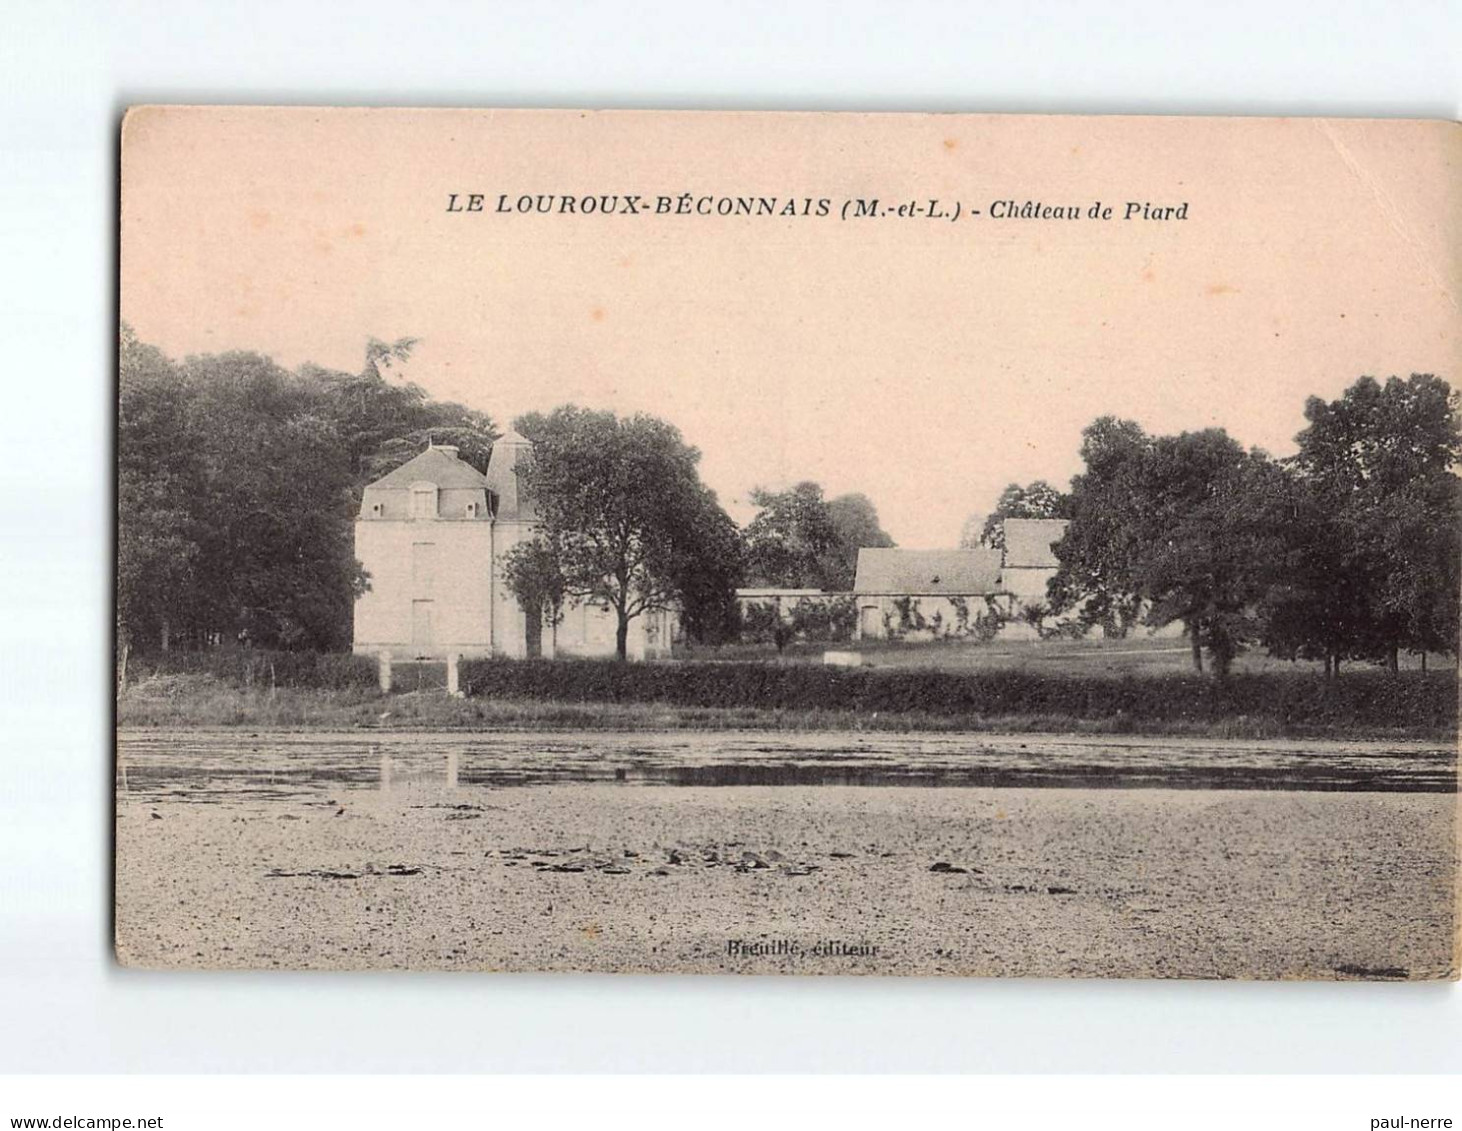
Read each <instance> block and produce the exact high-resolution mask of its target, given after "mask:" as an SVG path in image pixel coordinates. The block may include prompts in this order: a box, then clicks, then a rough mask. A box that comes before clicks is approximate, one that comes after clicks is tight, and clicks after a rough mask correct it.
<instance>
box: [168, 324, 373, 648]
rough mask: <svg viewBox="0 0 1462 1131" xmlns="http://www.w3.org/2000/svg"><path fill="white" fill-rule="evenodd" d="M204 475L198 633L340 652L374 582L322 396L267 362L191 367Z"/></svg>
mask: <svg viewBox="0 0 1462 1131" xmlns="http://www.w3.org/2000/svg"><path fill="white" fill-rule="evenodd" d="M183 370H184V375H185V378H186V381H187V383H188V385H189V387H190V395H189V398H188V411H189V416H190V429H189V431H190V433H191V435H192V436H193V437H194V443H195V445H196V450H197V454H198V459H199V465H200V472H201V473H200V476H199V482H198V484H197V489H196V493H195V495H194V496H193V499H192V500H191V502H192V504H193V507H192V509H193V514H194V521H195V526H196V528H197V530H198V543H199V555H198V559H197V606H198V608H197V612H198V614H199V623H198V624H197V625H196V626H195V627H197V628H198V629H206V630H208V631H209V632H216V633H221V634H223V635H224V637H225V638H226V639H238V640H241V641H245V642H251V643H259V644H267V645H270V646H275V647H286V648H294V647H307V648H322V649H328V648H340V647H345V646H346V645H348V644H349V641H350V626H351V619H352V606H353V602H354V599H355V597H356V596H357V595H358V594H359V593H360V592H361V591H362V590H363V588H364V585H365V575H364V573H363V571H362V570H361V567H360V564H359V563H358V562H357V561H356V560H355V555H354V552H353V546H352V518H353V511H354V505H353V499H352V485H353V481H352V475H351V469H350V466H349V462H348V458H347V455H346V449H345V445H344V444H342V442H341V437H340V432H339V430H338V428H337V427H336V426H335V423H334V422H333V421H332V420H331V419H330V418H329V416H328V415H327V413H326V412H325V411H324V406H323V405H322V404H321V403H320V402H321V398H320V397H319V396H318V391H319V390H318V386H317V385H315V384H314V383H313V382H312V381H311V380H310V379H309V378H307V377H303V376H300V375H296V374H292V373H290V372H288V371H287V370H284V369H282V368H281V367H279V366H278V365H276V364H275V363H274V362H273V361H271V360H270V359H269V358H267V357H263V356H261V355H259V354H255V353H247V352H232V353H226V354H219V355H209V356H205V357H194V358H189V359H188V360H187V361H186V362H185V363H184V366H183Z"/></svg>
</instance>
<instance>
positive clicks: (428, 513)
mask: <svg viewBox="0 0 1462 1131" xmlns="http://www.w3.org/2000/svg"><path fill="white" fill-rule="evenodd" d="M411 517H412V518H436V517H437V485H436V484H435V483H413V484H412V485H411Z"/></svg>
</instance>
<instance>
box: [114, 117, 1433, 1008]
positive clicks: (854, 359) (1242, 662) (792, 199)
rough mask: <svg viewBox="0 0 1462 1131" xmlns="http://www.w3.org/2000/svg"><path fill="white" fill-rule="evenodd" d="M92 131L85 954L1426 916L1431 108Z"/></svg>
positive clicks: (907, 969)
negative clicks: (98, 226)
mask: <svg viewBox="0 0 1462 1131" xmlns="http://www.w3.org/2000/svg"><path fill="white" fill-rule="evenodd" d="M120 145H121V158H120V160H121V185H120V236H119V240H120V252H119V272H120V282H119V296H118V307H119V309H118V340H117V384H116V396H117V401H116V480H115V490H116V528H115V538H116V545H115V553H116V576H115V606H114V612H115V626H114V629H115V635H114V639H113V642H112V643H113V649H112V657H113V660H114V666H115V687H114V694H115V722H116V736H115V737H116V746H115V764H114V771H115V772H114V778H115V810H114V820H115V839H114V851H115V879H114V896H115V916H114V923H113V927H114V942H115V952H116V956H117V958H118V960H119V961H120V962H121V963H122V964H123V965H125V966H128V967H141V968H147V969H169V970H171V969H205V970H237V969H246V970H413V971H432V970H463V971H503V972H600V973H634V974H650V973H704V974H738V975H772V974H797V975H883V976H909V975H958V976H981V977H1000V978H1018V977H1027V978H1030V977H1034V978H1128V979H1130V978H1144V979H1147V978H1172V979H1242V980H1298V979H1308V980H1324V981H1336V980H1339V981H1354V980H1363V981H1377V980H1380V981H1440V980H1447V979H1456V978H1457V977H1458V960H1457V949H1458V940H1459V920H1458V899H1457V897H1458V857H1459V853H1458V831H1459V830H1458V807H1457V799H1458V794H1457V782H1458V765H1457V710H1458V688H1457V655H1458V639H1459V624H1458V620H1459V592H1462V542H1459V531H1462V525H1459V519H1462V510H1459V508H1462V481H1459V479H1458V470H1459V460H1462V417H1459V396H1458V394H1459V390H1462V384H1459V382H1462V345H1459V338H1458V329H1459V319H1458V308H1457V293H1458V274H1459V261H1458V256H1457V247H1458V246H1459V239H1462V230H1459V225H1462V199H1459V196H1458V191H1457V183H1458V182H1457V178H1458V168H1459V163H1462V131H1459V128H1458V126H1457V125H1456V124H1454V123H1449V122H1444V121H1425V120H1391V121H1380V120H1362V119H1305V118H1221V117H1210V118H1196V117H1122V116H1036V115H973V114H914V113H851V112H842V113H832V112H826V113H801V112H799V113H792V112H752V111H744V112H693V111H629V110H624V111H592V112H591V111H572V110H544V111H530V110H464V109H416V110H392V109H318V108H313V109H312V108H307V107H293V108H283V107H277V108H272V107H218V106H186V105H170V106H157V105H151V106H148V105H144V106H137V107H134V108H133V109H131V110H130V111H129V112H128V113H127V115H126V118H125V120H124V122H123V124H122V127H121V139H120Z"/></svg>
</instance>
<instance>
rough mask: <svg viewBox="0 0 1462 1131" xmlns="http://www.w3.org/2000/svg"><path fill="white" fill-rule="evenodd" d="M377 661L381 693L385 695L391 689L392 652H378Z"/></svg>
mask: <svg viewBox="0 0 1462 1131" xmlns="http://www.w3.org/2000/svg"><path fill="white" fill-rule="evenodd" d="M376 663H377V665H378V668H379V672H380V679H381V693H382V694H383V695H384V694H385V693H386V692H388V691H390V690H391V653H390V652H377V653H376Z"/></svg>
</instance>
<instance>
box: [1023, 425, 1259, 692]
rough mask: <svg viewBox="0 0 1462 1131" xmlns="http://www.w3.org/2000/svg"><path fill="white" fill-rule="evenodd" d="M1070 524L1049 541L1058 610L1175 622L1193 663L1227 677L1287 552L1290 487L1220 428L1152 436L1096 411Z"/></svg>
mask: <svg viewBox="0 0 1462 1131" xmlns="http://www.w3.org/2000/svg"><path fill="white" fill-rule="evenodd" d="M1083 455H1084V457H1085V458H1086V461H1087V470H1086V471H1085V473H1083V474H1082V475H1079V476H1077V477H1076V479H1075V480H1074V481H1073V485H1072V502H1071V513H1072V519H1071V525H1070V526H1069V527H1068V528H1067V533H1066V537H1065V538H1064V539H1063V540H1062V542H1061V543H1060V544H1058V545H1057V547H1056V554H1057V557H1058V558H1059V559H1060V562H1061V565H1060V568H1059V569H1058V571H1057V574H1056V577H1055V579H1054V580H1053V582H1052V584H1051V590H1052V597H1053V601H1054V603H1055V605H1056V606H1057V607H1058V608H1069V607H1072V606H1075V607H1077V608H1079V610H1080V615H1081V617H1082V619H1084V620H1086V621H1087V622H1088V623H1109V622H1111V621H1112V620H1113V619H1118V620H1120V619H1121V618H1131V617H1132V616H1133V615H1135V614H1136V613H1137V612H1138V611H1139V610H1140V611H1141V612H1142V615H1143V618H1144V619H1145V620H1146V622H1147V623H1148V624H1151V625H1154V626H1161V625H1165V624H1170V623H1173V622H1174V621H1179V622H1181V623H1182V624H1183V627H1184V631H1185V632H1186V634H1187V635H1188V637H1189V639H1190V641H1191V643H1192V648H1193V662H1194V666H1195V667H1196V668H1198V669H1199V670H1201V669H1202V666H1203V653H1204V650H1205V649H1206V650H1207V652H1208V655H1209V656H1210V657H1211V659H1212V660H1213V665H1214V668H1215V670H1216V671H1217V672H1218V673H1219V674H1220V675H1223V674H1226V673H1227V671H1228V669H1229V665H1230V664H1231V663H1232V661H1233V659H1234V657H1235V656H1236V655H1237V653H1238V652H1239V651H1240V650H1241V649H1242V648H1243V647H1244V646H1245V645H1246V644H1247V643H1249V642H1250V641H1252V640H1253V639H1255V638H1256V636H1257V634H1258V632H1259V627H1260V624H1259V620H1258V607H1259V603H1260V601H1261V600H1262V599H1263V597H1264V595H1265V593H1266V592H1267V588H1268V586H1269V584H1270V582H1271V580H1272V577H1273V571H1274V568H1275V566H1276V564H1277V563H1278V562H1279V560H1280V559H1281V556H1282V552H1283V528H1284V520H1285V506H1286V503H1287V490H1286V483H1285V479H1284V476H1283V473H1282V472H1281V471H1280V469H1279V468H1278V467H1277V466H1276V465H1275V464H1274V463H1273V461H1272V460H1270V459H1269V458H1268V457H1267V456H1265V455H1264V454H1263V453H1261V452H1246V451H1245V450H1244V449H1243V448H1242V447H1241V446H1240V445H1239V444H1237V443H1236V442H1235V441H1234V440H1233V439H1232V438H1231V437H1229V436H1228V434H1227V433H1225V432H1223V431H1222V430H1221V429H1207V430H1205V431H1202V432H1185V433H1183V434H1181V435H1179V436H1162V437H1148V436H1146V435H1145V434H1144V433H1143V432H1142V430H1141V428H1139V427H1138V426H1137V425H1135V424H1133V423H1132V422H1130V421H1118V420H1113V419H1112V418H1109V417H1108V418H1103V419H1102V420H1099V421H1097V422H1096V423H1095V424H1093V425H1092V426H1091V427H1090V428H1088V429H1087V432H1086V434H1085V436H1084V443H1083Z"/></svg>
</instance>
